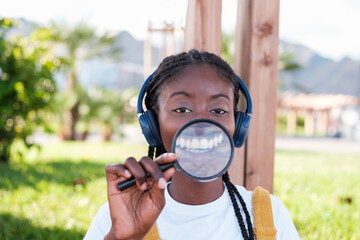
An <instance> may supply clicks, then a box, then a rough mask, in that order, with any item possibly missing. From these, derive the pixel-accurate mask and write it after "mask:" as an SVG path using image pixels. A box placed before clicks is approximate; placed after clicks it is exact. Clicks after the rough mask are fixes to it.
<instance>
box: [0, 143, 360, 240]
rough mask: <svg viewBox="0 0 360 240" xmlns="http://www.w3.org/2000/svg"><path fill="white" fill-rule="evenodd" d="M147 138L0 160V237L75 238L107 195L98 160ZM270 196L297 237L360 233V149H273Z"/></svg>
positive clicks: (136, 150) (122, 154) (138, 151)
mask: <svg viewBox="0 0 360 240" xmlns="http://www.w3.org/2000/svg"><path fill="white" fill-rule="evenodd" d="M146 153H147V146H146V145H131V144H124V143H122V144H120V143H101V144H99V143H85V142H66V143H56V144H55V143H54V144H48V145H46V146H44V147H43V149H42V151H41V153H40V154H39V155H37V156H35V157H34V158H32V160H24V161H13V162H11V163H10V164H9V165H5V164H2V163H1V164H0V229H1V231H0V239H82V238H83V236H84V234H85V232H86V230H87V228H88V227H89V224H90V222H91V220H92V219H93V217H94V216H95V214H96V212H97V210H98V209H99V207H100V206H101V205H102V204H103V203H104V202H106V200H107V196H106V181H105V165H106V164H107V163H110V162H122V161H124V160H125V158H126V157H128V156H131V155H132V156H134V157H136V158H138V157H140V156H143V155H146ZM275 161H276V162H275V179H274V184H275V195H276V196H278V197H279V198H280V199H281V200H282V201H283V202H284V203H285V205H286V206H287V207H288V209H289V212H290V214H291V215H292V217H293V219H294V222H295V225H296V227H297V229H298V231H299V234H300V237H301V239H360V233H359V230H358V226H359V224H360V213H359V209H360V202H359V199H360V185H359V184H358V183H359V182H360V174H359V172H360V155H356V154H353V155H351V154H328V153H311V152H295V151H276V160H275Z"/></svg>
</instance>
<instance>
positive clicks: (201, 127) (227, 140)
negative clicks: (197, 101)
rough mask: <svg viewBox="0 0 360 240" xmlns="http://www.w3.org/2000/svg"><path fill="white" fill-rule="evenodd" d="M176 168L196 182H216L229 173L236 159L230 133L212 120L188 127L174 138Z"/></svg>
mask: <svg viewBox="0 0 360 240" xmlns="http://www.w3.org/2000/svg"><path fill="white" fill-rule="evenodd" d="M172 148H173V149H172V151H173V152H175V153H176V156H177V162H176V163H175V167H177V168H178V170H180V171H182V172H183V173H184V174H185V175H187V176H189V177H191V178H193V179H194V180H197V181H206V180H213V179H215V178H217V177H219V176H220V175H222V174H223V173H225V171H226V170H227V168H228V166H229V165H230V162H231V160H232V156H233V148H234V146H233V142H232V138H231V136H230V134H229V133H228V131H227V130H226V129H225V128H224V127H223V126H222V125H221V124H220V123H217V122H215V121H211V120H210V119H197V120H194V121H191V122H189V123H187V124H185V125H184V126H183V127H182V128H180V129H179V131H178V132H177V134H176V135H175V137H174V140H173V145H172Z"/></svg>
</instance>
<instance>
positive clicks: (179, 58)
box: [145, 50, 240, 109]
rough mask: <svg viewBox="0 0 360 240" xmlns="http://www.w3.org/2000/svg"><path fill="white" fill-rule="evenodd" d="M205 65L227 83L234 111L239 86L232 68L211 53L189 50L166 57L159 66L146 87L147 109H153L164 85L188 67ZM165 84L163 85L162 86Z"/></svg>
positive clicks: (237, 99)
mask: <svg viewBox="0 0 360 240" xmlns="http://www.w3.org/2000/svg"><path fill="white" fill-rule="evenodd" d="M196 64H198V65H201V64H205V65H208V66H210V67H211V68H212V69H213V70H214V71H215V72H216V74H217V75H218V77H220V78H221V79H223V80H225V81H226V82H228V83H229V84H230V85H231V86H232V88H233V91H234V109H236V106H237V104H238V101H239V89H240V84H239V83H238V81H237V79H236V75H235V73H234V71H233V70H232V68H231V67H230V66H229V64H227V63H226V62H225V61H224V60H222V59H221V58H220V57H218V56H216V55H215V54H213V53H208V52H199V51H197V50H190V51H189V52H183V53H179V54H177V55H172V56H169V57H166V58H165V59H164V60H163V61H162V62H161V63H160V65H159V67H158V69H157V70H156V73H155V74H154V76H153V77H152V79H151V80H150V82H149V83H148V85H147V87H146V93H147V94H146V97H145V106H146V108H147V109H154V108H156V105H157V99H158V97H159V95H160V92H161V89H162V87H164V86H165V84H166V83H169V82H171V81H173V80H175V79H176V78H177V77H178V76H179V75H180V74H181V73H182V71H183V70H184V69H185V67H186V66H189V65H196ZM164 83H165V84H164Z"/></svg>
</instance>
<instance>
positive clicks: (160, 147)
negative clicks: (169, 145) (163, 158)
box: [155, 145, 166, 157]
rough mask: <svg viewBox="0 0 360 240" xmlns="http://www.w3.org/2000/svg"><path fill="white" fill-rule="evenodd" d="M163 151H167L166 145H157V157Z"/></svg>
mask: <svg viewBox="0 0 360 240" xmlns="http://www.w3.org/2000/svg"><path fill="white" fill-rule="evenodd" d="M163 153H166V149H165V147H164V145H160V146H157V147H156V154H155V157H158V156H160V155H161V154H163Z"/></svg>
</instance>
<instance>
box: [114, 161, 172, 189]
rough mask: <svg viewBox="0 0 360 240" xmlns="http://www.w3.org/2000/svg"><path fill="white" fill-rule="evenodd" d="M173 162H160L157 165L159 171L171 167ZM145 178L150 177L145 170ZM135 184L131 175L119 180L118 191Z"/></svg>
mask: <svg viewBox="0 0 360 240" xmlns="http://www.w3.org/2000/svg"><path fill="white" fill-rule="evenodd" d="M174 164H175V162H171V163H165V164H162V165H159V167H160V169H161V171H163V172H164V171H165V170H167V169H169V168H171V167H173V166H174ZM145 176H146V178H150V177H151V175H150V174H149V173H148V172H147V173H146V175H145ZM135 184H136V179H135V178H134V177H131V178H129V179H127V180H125V181H124V182H121V183H119V184H118V188H119V189H120V191H124V190H125V189H128V188H129V187H132V186H134V185H135Z"/></svg>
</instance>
